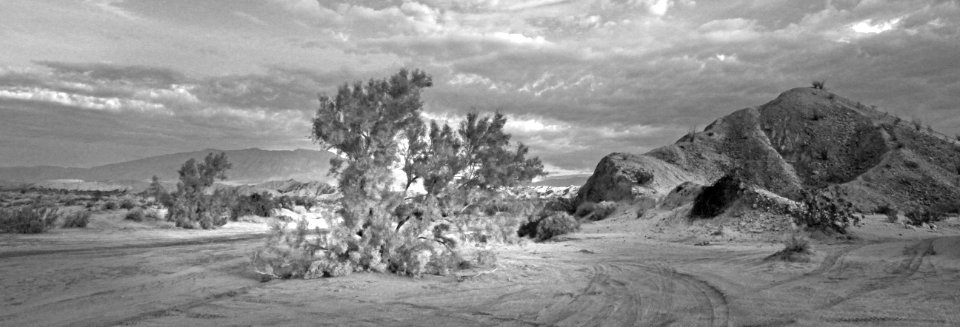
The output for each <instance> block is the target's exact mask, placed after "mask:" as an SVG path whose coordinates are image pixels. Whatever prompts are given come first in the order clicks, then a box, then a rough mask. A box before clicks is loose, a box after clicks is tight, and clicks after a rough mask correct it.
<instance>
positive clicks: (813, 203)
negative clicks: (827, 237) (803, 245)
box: [790, 188, 860, 234]
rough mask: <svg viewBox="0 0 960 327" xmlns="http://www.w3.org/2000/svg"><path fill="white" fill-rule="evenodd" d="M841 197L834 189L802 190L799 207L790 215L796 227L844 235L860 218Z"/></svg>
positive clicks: (851, 205)
mask: <svg viewBox="0 0 960 327" xmlns="http://www.w3.org/2000/svg"><path fill="white" fill-rule="evenodd" d="M843 196H844V194H842V193H841V192H840V191H839V190H837V189H836V188H829V189H824V190H819V191H812V190H802V191H800V201H799V202H800V207H799V208H797V209H794V210H791V212H790V215H791V216H793V219H794V222H796V223H797V225H800V226H806V227H807V228H812V229H817V230H821V231H833V232H837V233H840V234H846V233H847V229H848V228H849V227H850V226H851V225H857V224H859V223H860V216H859V215H857V214H855V213H854V209H853V204H852V203H850V202H848V201H846V200H844V198H843Z"/></svg>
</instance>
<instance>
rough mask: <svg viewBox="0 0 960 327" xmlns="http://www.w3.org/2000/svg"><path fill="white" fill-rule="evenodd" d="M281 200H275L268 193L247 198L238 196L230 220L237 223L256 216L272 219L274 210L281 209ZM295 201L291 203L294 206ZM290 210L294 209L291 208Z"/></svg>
mask: <svg viewBox="0 0 960 327" xmlns="http://www.w3.org/2000/svg"><path fill="white" fill-rule="evenodd" d="M281 200H287V199H276V200H275V199H274V198H273V195H271V194H270V193H267V192H262V193H253V194H250V195H245V196H238V197H237V200H236V204H235V205H234V206H233V210H231V212H230V219H231V220H233V221H237V219H238V218H240V217H241V216H247V215H254V216H260V217H270V214H271V213H272V212H273V210H274V209H280V208H281ZM292 203H293V201H292V200H291V201H290V204H292ZM288 208H291V209H292V208H293V206H292V205H291V206H289V207H288Z"/></svg>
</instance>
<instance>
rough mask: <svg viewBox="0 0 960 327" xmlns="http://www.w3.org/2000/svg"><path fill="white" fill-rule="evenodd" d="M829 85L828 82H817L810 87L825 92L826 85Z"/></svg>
mask: <svg viewBox="0 0 960 327" xmlns="http://www.w3.org/2000/svg"><path fill="white" fill-rule="evenodd" d="M826 83H827V80H816V81H813V82H811V83H810V86H811V87H813V88H814V89H818V90H824V85H825V84H826Z"/></svg>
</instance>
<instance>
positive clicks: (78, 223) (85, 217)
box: [61, 210, 93, 228]
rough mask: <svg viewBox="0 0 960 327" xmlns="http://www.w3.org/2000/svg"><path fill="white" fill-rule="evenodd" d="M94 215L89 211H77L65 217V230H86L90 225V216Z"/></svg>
mask: <svg viewBox="0 0 960 327" xmlns="http://www.w3.org/2000/svg"><path fill="white" fill-rule="evenodd" d="M92 214H93V213H92V212H90V211H87V210H80V211H76V212H74V213H72V214H69V215H66V216H64V217H63V225H61V227H63V228H86V227H87V224H89V223H90V215H92Z"/></svg>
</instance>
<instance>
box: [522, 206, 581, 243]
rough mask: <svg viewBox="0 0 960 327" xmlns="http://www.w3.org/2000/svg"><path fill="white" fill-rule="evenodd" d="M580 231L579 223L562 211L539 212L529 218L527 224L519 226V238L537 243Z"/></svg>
mask: <svg viewBox="0 0 960 327" xmlns="http://www.w3.org/2000/svg"><path fill="white" fill-rule="evenodd" d="M578 230H580V222H579V221H577V219H576V218H574V217H573V216H571V215H570V214H568V213H566V212H562V211H546V210H545V211H541V212H540V213H539V214H537V215H534V216H531V217H530V218H529V219H528V221H527V223H526V224H524V225H522V226H520V229H519V230H518V231H517V235H519V236H521V237H522V236H528V237H532V238H534V239H536V240H537V241H546V240H549V239H551V238H553V237H555V236H559V235H563V234H567V233H572V232H575V231H578Z"/></svg>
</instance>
